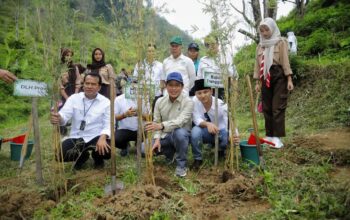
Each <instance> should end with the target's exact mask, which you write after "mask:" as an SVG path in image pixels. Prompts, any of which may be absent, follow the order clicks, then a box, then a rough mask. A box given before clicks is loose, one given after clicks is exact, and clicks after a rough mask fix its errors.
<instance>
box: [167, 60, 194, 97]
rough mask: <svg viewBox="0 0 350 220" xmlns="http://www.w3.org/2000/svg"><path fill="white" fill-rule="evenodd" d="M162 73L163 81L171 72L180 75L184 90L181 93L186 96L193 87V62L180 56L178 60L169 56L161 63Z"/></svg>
mask: <svg viewBox="0 0 350 220" xmlns="http://www.w3.org/2000/svg"><path fill="white" fill-rule="evenodd" d="M163 72H164V74H165V79H166V77H167V76H168V75H169V73H172V72H179V73H181V76H182V79H183V82H184V88H183V93H184V94H187V95H188V93H189V91H190V90H191V88H192V87H193V86H194V81H195V80H196V71H195V68H194V64H193V61H192V60H191V59H190V58H188V57H186V56H185V55H183V54H181V55H180V56H179V57H178V58H176V59H175V58H174V57H173V55H171V56H169V57H168V58H166V59H165V60H164V61H163Z"/></svg>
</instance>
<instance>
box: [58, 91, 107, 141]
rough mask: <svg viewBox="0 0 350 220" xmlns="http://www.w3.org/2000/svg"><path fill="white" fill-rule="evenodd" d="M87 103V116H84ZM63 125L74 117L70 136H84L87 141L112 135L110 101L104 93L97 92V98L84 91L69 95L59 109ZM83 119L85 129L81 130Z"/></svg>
mask: <svg viewBox="0 0 350 220" xmlns="http://www.w3.org/2000/svg"><path fill="white" fill-rule="evenodd" d="M84 105H85V116H84ZM59 114H60V116H61V119H62V120H61V121H62V122H63V123H62V124H61V125H65V124H66V123H67V121H68V120H70V119H72V128H71V131H70V136H69V138H83V139H84V141H85V143H87V142H89V141H90V140H92V139H93V138H95V137H97V136H100V135H102V134H105V135H107V136H109V137H110V135H111V129H110V126H111V125H110V101H109V99H107V98H106V97H104V96H103V95H100V94H97V96H96V98H95V99H88V98H86V97H85V94H84V92H80V93H77V94H73V95H71V96H69V98H68V99H67V101H66V103H65V105H64V106H63V108H62V109H61V110H60V111H59ZM82 121H85V129H84V130H83V131H82V130H80V125H81V123H82Z"/></svg>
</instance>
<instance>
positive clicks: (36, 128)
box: [32, 97, 44, 185]
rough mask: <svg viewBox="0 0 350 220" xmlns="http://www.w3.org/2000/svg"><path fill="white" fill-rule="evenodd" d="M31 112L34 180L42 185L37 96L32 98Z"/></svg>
mask: <svg viewBox="0 0 350 220" xmlns="http://www.w3.org/2000/svg"><path fill="white" fill-rule="evenodd" d="M32 114H33V127H34V146H35V164H36V165H35V167H36V182H37V184H38V185H43V184H44V179H43V173H42V164H41V147H40V130H39V117H38V98H37V97H34V98H32Z"/></svg>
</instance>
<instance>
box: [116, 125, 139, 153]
mask: <svg viewBox="0 0 350 220" xmlns="http://www.w3.org/2000/svg"><path fill="white" fill-rule="evenodd" d="M129 141H137V131H131V130H128V129H116V131H115V146H116V147H117V148H119V149H126V148H127V147H128V143H129Z"/></svg>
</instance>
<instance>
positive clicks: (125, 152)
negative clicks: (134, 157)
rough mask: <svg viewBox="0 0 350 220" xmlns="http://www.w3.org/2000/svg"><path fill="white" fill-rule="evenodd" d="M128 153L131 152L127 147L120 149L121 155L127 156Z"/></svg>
mask: <svg viewBox="0 0 350 220" xmlns="http://www.w3.org/2000/svg"><path fill="white" fill-rule="evenodd" d="M128 154H129V150H128V148H125V149H121V150H120V156H122V157H126V156H127V155H128Z"/></svg>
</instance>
